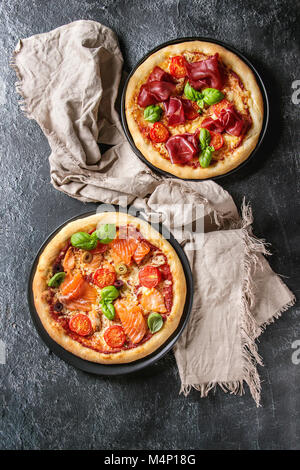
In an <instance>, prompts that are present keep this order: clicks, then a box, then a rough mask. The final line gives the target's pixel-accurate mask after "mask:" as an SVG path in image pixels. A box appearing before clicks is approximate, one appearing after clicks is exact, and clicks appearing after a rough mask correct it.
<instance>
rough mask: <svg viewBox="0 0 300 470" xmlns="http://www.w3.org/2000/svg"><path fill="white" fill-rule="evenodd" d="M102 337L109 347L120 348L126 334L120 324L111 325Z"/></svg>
mask: <svg viewBox="0 0 300 470" xmlns="http://www.w3.org/2000/svg"><path fill="white" fill-rule="evenodd" d="M104 339H105V342H106V343H107V344H108V346H110V347H111V348H121V347H122V346H123V344H124V343H125V341H126V336H125V333H124V330H123V328H122V327H121V326H120V325H113V326H110V327H109V328H107V329H106V330H105V332H104Z"/></svg>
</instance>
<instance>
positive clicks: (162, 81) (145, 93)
mask: <svg viewBox="0 0 300 470" xmlns="http://www.w3.org/2000/svg"><path fill="white" fill-rule="evenodd" d="M175 91H176V84H175V83H174V80H173V78H172V77H171V75H170V74H169V73H167V72H165V71H164V70H162V69H161V68H160V67H155V68H154V69H153V71H152V72H151V74H150V75H149V78H148V81H147V83H145V84H144V85H142V86H141V89H140V92H139V96H138V105H139V106H141V108H146V107H147V106H150V105H151V104H156V103H161V102H162V101H167V100H168V99H169V97H170V96H171V95H172V94H174V93H175Z"/></svg>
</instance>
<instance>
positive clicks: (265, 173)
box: [0, 0, 300, 449]
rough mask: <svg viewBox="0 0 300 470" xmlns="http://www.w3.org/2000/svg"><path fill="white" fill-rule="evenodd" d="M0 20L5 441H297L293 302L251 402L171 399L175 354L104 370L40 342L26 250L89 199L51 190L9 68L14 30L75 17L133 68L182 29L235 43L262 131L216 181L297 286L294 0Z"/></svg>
mask: <svg viewBox="0 0 300 470" xmlns="http://www.w3.org/2000/svg"><path fill="white" fill-rule="evenodd" d="M297 4H298V9H297ZM297 14H298V18H297ZM0 18H1V20H0V132H1V137H0V138H1V149H0V152H1V184H0V192H1V195H0V200H1V219H2V220H1V236H2V237H3V238H2V242H1V245H0V248H1V253H2V254H1V258H0V260H1V277H2V280H1V293H2V295H1V302H0V307H1V317H0V319H1V321H0V339H2V340H3V341H5V343H6V348H7V363H6V364H5V365H0V374H1V381H0V410H1V421H0V433H1V434H0V436H1V437H0V448H3V449H5V448H7V449H40V448H43V449H49V448H55V449H90V448H92V449H93V448H99V449H142V448H144V449H282V448H289V449H296V448H297V449H300V419H299V418H300V384H299V382H300V380H299V377H300V364H299V365H298V366H297V365H294V364H293V363H292V360H291V356H292V352H293V349H292V346H291V345H292V343H293V341H295V340H297V339H300V325H299V307H298V309H297V306H295V307H294V308H292V309H290V310H289V311H288V312H287V313H286V314H284V315H283V317H282V318H281V319H279V320H278V321H277V322H276V323H275V324H273V325H271V326H270V327H268V329H267V331H266V332H265V333H264V334H263V335H262V337H261V338H260V344H259V352H260V353H261V355H262V356H263V358H264V362H265V367H264V368H260V371H259V372H260V374H261V378H262V381H263V384H262V405H263V407H262V408H259V409H256V406H255V403H254V402H253V400H252V398H251V397H250V395H249V393H248V391H246V394H245V396H243V397H234V396H231V395H225V394H224V393H223V392H222V391H219V390H218V391H217V392H216V394H215V395H214V394H211V395H210V397H209V398H206V399H200V397H199V394H198V393H197V392H196V391H193V392H192V393H191V394H190V395H189V397H188V398H184V397H183V396H182V395H178V392H179V377H178V372H177V368H176V364H175V361H174V359H173V356H172V353H170V354H169V355H168V356H167V357H166V358H165V359H163V360H162V361H161V362H159V363H158V364H157V365H155V366H154V367H152V368H150V369H148V370H145V372H143V373H139V374H137V375H134V376H130V377H129V376H128V377H123V378H122V377H120V378H112V379H110V378H98V377H94V376H89V375H87V374H85V373H82V372H79V371H77V370H74V369H73V368H72V367H70V366H68V365H67V364H65V363H64V362H62V361H61V360H60V359H58V358H57V357H55V356H54V355H53V354H51V353H50V352H49V351H48V350H47V348H46V347H45V345H44V344H43V343H42V342H41V341H40V339H39V337H38V335H37V333H36V331H35V330H34V328H33V325H32V323H31V320H30V316H29V311H28V306H27V301H26V278H27V274H28V271H29V269H30V266H31V262H32V260H33V258H34V253H35V252H36V250H37V249H38V247H39V245H40V244H41V243H42V242H43V240H44V238H45V237H46V236H47V235H48V234H49V232H51V231H52V230H53V229H54V228H55V227H56V226H57V225H59V224H61V223H62V222H64V220H65V219H66V218H69V217H72V216H75V215H77V214H78V213H81V212H85V211H86V210H88V209H91V208H92V207H93V206H92V205H84V204H82V203H80V202H78V201H76V200H74V199H71V198H69V197H67V196H65V195H64V194H62V193H60V192H58V191H56V190H54V189H53V187H52V186H51V184H50V181H49V165H48V155H49V153H50V149H49V146H48V143H47V141H46V139H45V137H44V136H43V134H42V131H41V130H40V128H39V127H38V125H37V124H36V123H35V122H34V121H29V120H27V119H26V118H25V117H24V115H23V114H22V113H21V111H20V110H19V108H18V105H17V102H18V97H17V95H16V93H15V89H14V82H15V75H14V72H13V70H12V69H10V68H9V59H10V55H11V53H12V52H13V49H14V47H15V45H16V43H17V40H18V39H19V38H24V37H28V36H31V35H33V34H36V33H40V32H46V31H49V30H51V29H53V28H55V27H57V26H60V25H63V24H65V23H68V22H71V21H74V20H77V19H93V20H96V21H99V22H101V23H103V24H105V25H107V26H109V27H111V28H112V29H114V30H115V31H116V33H117V34H118V36H119V39H120V45H121V49H122V52H123V54H124V58H125V68H126V69H127V70H130V69H131V68H132V67H133V66H134V64H135V63H136V61H138V60H139V59H140V58H141V57H142V56H143V55H144V54H145V53H146V52H147V51H148V50H149V49H151V48H153V47H154V46H156V45H158V44H160V43H162V42H164V41H167V40H169V39H173V38H176V37H182V36H189V35H190V36H193V35H200V36H208V37H214V38H216V39H220V40H224V41H227V42H228V43H230V44H232V45H233V46H235V47H237V48H238V49H240V51H241V52H243V53H244V54H245V55H246V56H247V57H248V58H249V59H250V60H252V61H253V63H254V65H255V66H256V67H257V69H258V70H259V71H260V72H261V73H262V75H263V77H264V79H265V82H266V85H267V87H268V91H269V94H270V98H271V122H270V131H269V134H268V138H267V140H266V141H265V144H264V146H263V148H262V149H261V150H260V151H259V153H258V154H257V156H256V157H255V158H254V161H252V162H250V163H249V165H247V166H246V167H245V169H243V170H242V171H240V172H238V173H237V174H235V175H232V176H230V177H228V178H227V179H224V180H222V181H220V183H221V184H222V186H223V187H224V188H225V189H227V190H228V191H229V192H230V193H231V194H232V195H233V197H234V199H235V201H236V203H237V204H238V205H240V203H241V201H242V198H243V196H244V195H245V196H246V198H247V200H248V201H250V202H251V204H252V207H253V210H254V216H255V223H254V230H255V233H256V235H258V236H263V237H265V238H266V239H267V240H268V241H269V242H271V243H272V251H273V257H272V258H271V260H270V262H271V265H272V267H273V269H275V270H276V271H277V272H279V273H281V274H283V275H285V276H287V278H286V283H287V284H288V286H289V287H290V288H291V289H292V290H293V291H294V292H295V294H296V295H297V293H298V292H299V277H300V276H299V274H300V271H299V230H298V229H297V225H296V224H297V221H299V205H298V206H297V205H296V202H297V200H299V185H298V181H297V176H298V175H297V172H298V169H299V153H298V151H299V139H298V138H297V137H298V136H297V133H296V131H297V125H298V126H299V119H298V120H297V118H298V113H299V105H298V106H297V105H296V104H293V102H292V92H293V90H292V83H293V81H294V80H297V79H300V70H299V64H298V60H299V36H298V37H297V34H296V32H297V27H298V25H299V2H296V1H272V2H270V1H268V0H259V1H251V2H244V1H233V0H230V1H227V0H226V1H208V0H204V1H183V0H182V1H175V0H164V1H163V0H160V1H156V0H148V1H146V2H145V1H138V0H130V1H124V0H118V1H109V0H106V1H87V0H72V1H66V0H58V1H47V2H46V1H42V0H35V1H28V0H27V1H26V0H4V2H2V3H1V6H0ZM297 40H298V44H297Z"/></svg>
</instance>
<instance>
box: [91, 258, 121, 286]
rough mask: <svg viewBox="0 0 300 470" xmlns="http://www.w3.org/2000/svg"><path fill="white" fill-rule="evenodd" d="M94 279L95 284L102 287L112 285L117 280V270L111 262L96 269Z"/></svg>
mask: <svg viewBox="0 0 300 470" xmlns="http://www.w3.org/2000/svg"><path fill="white" fill-rule="evenodd" d="M93 280H94V284H96V286H98V287H100V288H101V289H102V288H103V287H106V286H112V285H113V283H114V282H115V280H116V272H115V270H114V268H113V267H112V266H111V265H110V264H107V265H105V266H102V267H101V268H99V269H97V271H95V274H94V279H93Z"/></svg>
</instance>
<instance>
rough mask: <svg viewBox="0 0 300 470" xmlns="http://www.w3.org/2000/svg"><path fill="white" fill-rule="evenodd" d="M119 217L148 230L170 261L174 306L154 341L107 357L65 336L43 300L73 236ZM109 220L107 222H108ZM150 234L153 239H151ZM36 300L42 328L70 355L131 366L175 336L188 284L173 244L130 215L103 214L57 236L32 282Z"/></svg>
mask: <svg viewBox="0 0 300 470" xmlns="http://www.w3.org/2000/svg"><path fill="white" fill-rule="evenodd" d="M116 215H119V216H121V217H119V218H118V221H119V222H120V223H132V224H134V225H135V226H138V227H139V228H140V230H141V232H142V233H145V232H146V230H149V232H146V233H147V237H148V240H149V241H150V242H151V240H152V241H153V242H154V241H155V244H156V246H158V247H159V248H161V249H162V250H163V251H164V253H165V254H166V256H167V258H168V262H169V265H170V268H171V271H172V275H173V283H174V284H173V286H174V288H173V292H174V297H173V306H172V310H171V313H170V315H169V316H168V319H167V321H166V322H165V324H164V327H163V328H162V330H161V331H159V332H157V333H155V335H153V337H152V338H150V339H149V340H148V341H147V342H145V343H144V344H141V345H140V346H137V347H136V348H133V349H129V350H127V351H121V352H119V353H114V354H104V353H100V352H97V351H94V350H92V349H90V348H87V347H85V346H83V345H81V344H80V343H78V342H77V341H75V340H73V339H72V338H70V337H69V336H67V335H66V334H65V333H64V330H63V328H62V327H60V326H59V325H58V324H57V322H55V320H54V319H52V318H51V316H50V311H49V310H50V309H49V305H48V304H47V302H46V301H45V300H43V298H42V293H43V291H44V290H45V289H46V287H47V285H46V278H47V274H48V270H49V267H50V265H51V263H52V262H53V261H54V260H55V258H56V256H57V254H58V252H59V250H60V249H61V248H63V246H64V244H65V243H66V242H67V240H68V239H69V238H70V236H71V235H72V233H74V232H76V231H80V230H90V229H91V228H93V227H94V226H95V224H97V223H98V222H101V221H103V220H104V219H105V217H107V220H110V222H111V223H114V221H117V219H116ZM107 220H106V221H107ZM148 234H150V236H148ZM32 288H33V298H34V304H35V308H36V311H37V313H38V315H39V318H40V320H41V322H42V324H43V327H44V328H45V330H46V331H47V333H48V334H49V336H50V337H51V338H52V339H53V340H54V341H56V343H58V344H59V345H60V346H62V347H63V348H64V349H66V350H67V351H69V352H71V353H72V354H75V355H76V356H78V357H81V358H82V359H85V360H88V361H91V362H96V363H101V364H119V363H128V362H133V361H136V360H138V359H141V358H143V357H145V356H148V355H149V354H151V353H152V352H154V351H155V350H157V349H158V348H159V347H160V346H162V345H163V344H164V343H165V342H166V340H167V339H168V338H169V337H170V336H171V335H172V333H173V332H174V331H175V330H176V328H177V326H178V324H179V322H180V318H181V316H182V313H183V308H184V304H185V298H186V280H185V275H184V272H183V268H182V265H181V262H180V260H179V258H178V256H177V253H176V252H175V250H174V248H173V247H172V246H171V245H170V243H169V242H168V241H167V240H166V239H164V238H163V237H162V236H161V235H160V234H159V233H158V232H157V231H156V230H155V229H153V228H152V227H151V226H150V225H149V224H148V223H147V222H145V221H142V220H141V219H137V218H136V217H133V216H131V215H128V214H124V213H113V212H111V213H105V214H103V213H101V214H95V215H92V216H89V217H85V218H82V219H79V220H76V221H73V222H70V223H68V224H67V225H66V226H65V227H63V228H62V230H61V231H60V232H59V233H58V234H56V235H55V236H54V237H53V239H52V240H51V241H50V242H49V244H48V245H47V246H46V247H45V248H44V250H43V252H42V253H41V255H40V257H39V261H38V265H37V268H36V272H35V275H34V279H33V286H32Z"/></svg>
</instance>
